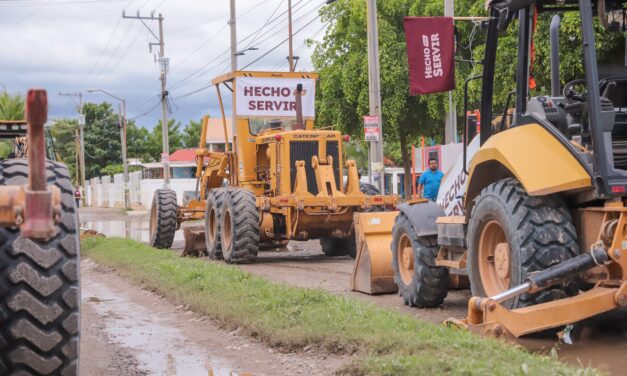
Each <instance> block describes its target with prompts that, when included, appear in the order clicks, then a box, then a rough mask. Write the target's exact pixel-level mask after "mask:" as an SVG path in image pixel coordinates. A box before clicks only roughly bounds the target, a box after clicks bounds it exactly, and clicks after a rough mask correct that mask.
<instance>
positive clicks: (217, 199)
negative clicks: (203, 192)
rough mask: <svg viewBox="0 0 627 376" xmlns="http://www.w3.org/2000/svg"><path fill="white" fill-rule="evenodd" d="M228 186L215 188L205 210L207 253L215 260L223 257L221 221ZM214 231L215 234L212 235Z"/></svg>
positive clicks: (210, 193) (208, 198)
mask: <svg viewBox="0 0 627 376" xmlns="http://www.w3.org/2000/svg"><path fill="white" fill-rule="evenodd" d="M227 192H228V188H214V189H212V190H210V191H209V194H208V195H207V209H206V210H205V243H206V245H207V254H208V255H209V258H211V259H213V260H221V259H222V245H221V244H220V222H221V220H222V205H223V203H224V198H225V195H226V194H227ZM212 209H213V213H214V214H213V215H214V216H215V218H213V221H214V222H213V228H210V227H211V226H210V224H211V222H210V220H211V218H210V214H211V210H212ZM211 233H213V235H211Z"/></svg>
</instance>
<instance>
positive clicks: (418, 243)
mask: <svg viewBox="0 0 627 376" xmlns="http://www.w3.org/2000/svg"><path fill="white" fill-rule="evenodd" d="M437 253H438V251H437V245H436V238H435V236H425V237H418V235H417V234H416V232H415V231H414V228H413V226H412V225H411V223H410V221H409V218H407V216H406V215H405V214H404V213H402V212H401V213H399V214H398V216H397V217H396V222H395V223H394V228H393V229H392V267H393V268H394V282H396V285H397V286H398V294H399V295H400V296H401V297H403V302H404V303H405V304H406V305H409V306H415V307H437V306H439V305H440V304H442V302H443V301H444V298H445V297H446V294H447V293H448V282H449V281H448V269H447V268H444V267H439V266H435V258H436V256H437Z"/></svg>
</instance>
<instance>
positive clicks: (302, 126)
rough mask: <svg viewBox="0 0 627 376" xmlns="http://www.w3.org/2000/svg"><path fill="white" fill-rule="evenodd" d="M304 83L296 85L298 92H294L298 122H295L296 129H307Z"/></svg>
mask: <svg viewBox="0 0 627 376" xmlns="http://www.w3.org/2000/svg"><path fill="white" fill-rule="evenodd" d="M302 95H303V84H298V85H296V92H295V93H294V97H295V98H294V100H295V101H296V123H295V124H294V127H293V128H294V130H300V129H305V123H304V122H303V102H302Z"/></svg>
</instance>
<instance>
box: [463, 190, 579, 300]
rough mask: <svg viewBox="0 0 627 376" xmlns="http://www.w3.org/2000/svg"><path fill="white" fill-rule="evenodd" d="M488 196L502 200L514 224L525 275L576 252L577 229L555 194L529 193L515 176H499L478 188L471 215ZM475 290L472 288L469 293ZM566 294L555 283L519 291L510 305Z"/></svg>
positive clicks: (556, 262) (568, 257)
mask: <svg viewBox="0 0 627 376" xmlns="http://www.w3.org/2000/svg"><path fill="white" fill-rule="evenodd" d="M489 196H492V197H494V196H497V197H498V198H497V199H500V200H502V202H504V204H505V207H506V208H507V210H508V212H509V215H510V216H511V218H512V219H513V220H514V222H515V223H516V224H517V226H516V234H517V237H518V242H519V244H520V250H521V255H520V256H521V264H522V269H523V272H524V274H525V275H528V274H529V273H533V272H537V271H540V270H544V269H546V268H548V267H550V266H553V265H555V264H558V263H560V262H562V261H565V260H568V259H570V258H573V257H575V256H577V255H579V244H578V241H577V232H576V230H575V226H574V224H573V221H572V217H571V214H570V212H569V211H568V210H567V208H566V206H565V204H564V202H563V200H562V199H561V198H560V197H559V196H556V195H547V196H529V195H528V194H527V193H526V191H525V189H524V188H523V186H522V184H520V182H518V181H517V180H516V179H514V178H508V179H503V180H499V181H498V182H496V183H493V184H490V185H488V186H487V187H485V188H484V189H483V190H482V191H481V193H480V194H479V195H478V196H477V198H476V199H475V203H474V205H473V209H472V214H471V218H472V217H473V214H474V213H475V210H476V208H477V207H478V204H479V203H480V202H481V200H483V199H484V198H485V197H489ZM469 227H470V226H469ZM521 283H522V282H521ZM479 292H480V291H478V290H475V291H473V295H475V294H477V293H479ZM566 296H567V295H566V292H565V291H563V290H562V289H561V288H560V287H559V286H558V287H555V288H550V289H547V290H544V291H541V292H539V293H536V294H531V295H530V294H523V295H520V296H519V297H518V299H515V300H514V303H513V306H512V308H521V307H527V306H530V305H534V304H538V303H543V302H547V301H550V300H554V299H558V298H563V297H566Z"/></svg>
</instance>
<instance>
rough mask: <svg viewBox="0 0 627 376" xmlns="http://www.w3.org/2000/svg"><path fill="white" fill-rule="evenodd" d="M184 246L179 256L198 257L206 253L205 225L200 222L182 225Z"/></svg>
mask: <svg viewBox="0 0 627 376" xmlns="http://www.w3.org/2000/svg"><path fill="white" fill-rule="evenodd" d="M183 238H184V239H185V248H183V253H182V254H181V256H192V257H200V256H204V255H206V254H207V244H206V243H205V227H204V226H203V225H202V224H201V225H198V224H195V225H187V226H183Z"/></svg>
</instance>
